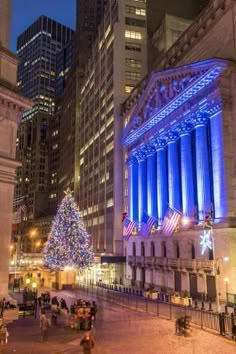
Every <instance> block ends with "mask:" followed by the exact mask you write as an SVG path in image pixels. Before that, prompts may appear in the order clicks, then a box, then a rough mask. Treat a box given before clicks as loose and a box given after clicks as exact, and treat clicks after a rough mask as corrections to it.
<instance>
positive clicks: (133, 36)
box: [125, 30, 142, 40]
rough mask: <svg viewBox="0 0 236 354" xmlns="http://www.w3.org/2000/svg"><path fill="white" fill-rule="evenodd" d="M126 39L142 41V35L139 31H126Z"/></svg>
mask: <svg viewBox="0 0 236 354" xmlns="http://www.w3.org/2000/svg"><path fill="white" fill-rule="evenodd" d="M125 38H131V39H138V40H140V39H142V33H141V32H138V31H130V30H126V31H125Z"/></svg>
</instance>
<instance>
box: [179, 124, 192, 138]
mask: <svg viewBox="0 0 236 354" xmlns="http://www.w3.org/2000/svg"><path fill="white" fill-rule="evenodd" d="M192 130H193V124H192V123H191V122H183V123H181V124H180V126H179V127H178V131H179V135H180V136H183V135H189V134H190V133H191V131H192Z"/></svg>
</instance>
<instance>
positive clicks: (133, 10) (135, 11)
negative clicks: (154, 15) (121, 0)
mask: <svg viewBox="0 0 236 354" xmlns="http://www.w3.org/2000/svg"><path fill="white" fill-rule="evenodd" d="M125 12H126V13H127V14H132V15H137V16H146V9H144V8H140V7H136V6H130V5H126V6H125Z"/></svg>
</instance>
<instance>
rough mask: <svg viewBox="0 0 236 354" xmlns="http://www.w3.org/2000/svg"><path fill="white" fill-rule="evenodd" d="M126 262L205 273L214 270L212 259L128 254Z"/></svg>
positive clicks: (141, 265) (138, 265) (133, 265)
mask: <svg viewBox="0 0 236 354" xmlns="http://www.w3.org/2000/svg"><path fill="white" fill-rule="evenodd" d="M128 263H129V265H130V266H131V267H136V266H137V267H145V268H150V267H151V268H169V269H173V270H175V269H181V270H185V271H192V272H199V271H202V272H207V273H211V272H213V271H214V261H211V260H196V259H180V258H165V257H152V256H147V257H144V256H128Z"/></svg>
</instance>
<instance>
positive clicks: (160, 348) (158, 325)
mask: <svg viewBox="0 0 236 354" xmlns="http://www.w3.org/2000/svg"><path fill="white" fill-rule="evenodd" d="M56 294H57V295H58V298H61V297H64V298H66V299H67V300H68V305H69V302H71V301H73V298H75V297H81V298H84V299H85V298H86V294H83V293H81V292H78V291H77V292H71V291H62V292H57V293H56ZM88 296H89V295H88ZM89 297H90V296H89ZM94 297H95V296H94V295H93V298H94ZM97 303H98V316H97V321H96V324H95V328H94V329H93V335H94V337H95V348H94V350H93V352H92V354H157V353H159V354H172V353H175V354H224V353H227V354H235V352H236V343H235V342H232V341H228V340H226V339H225V338H223V337H220V336H216V335H212V334H210V333H208V332H204V331H201V330H197V329H192V331H191V336H190V337H181V336H177V335H175V334H174V333H175V324H174V322H172V321H167V320H165V319H162V318H159V317H154V316H151V315H149V314H147V313H145V312H136V311H133V310H129V309H127V308H125V307H121V306H117V305H116V304H114V303H108V302H106V301H104V300H101V299H97ZM60 322H61V325H59V326H58V327H51V328H50V329H49V340H48V342H47V343H46V344H44V343H42V342H41V341H40V339H41V338H40V330H39V319H36V320H34V319H33V318H25V319H23V318H21V319H20V320H19V321H17V322H15V323H12V324H10V325H9V326H8V329H9V332H10V337H9V343H8V344H7V346H5V347H4V351H3V352H2V353H4V354H10V353H11V354H12V353H16V354H46V353H47V354H80V353H82V349H81V347H80V338H81V336H82V332H74V331H73V330H71V329H70V328H65V327H64V325H63V320H62V318H60ZM2 349H3V348H2ZM0 353H1V351H0Z"/></svg>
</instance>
